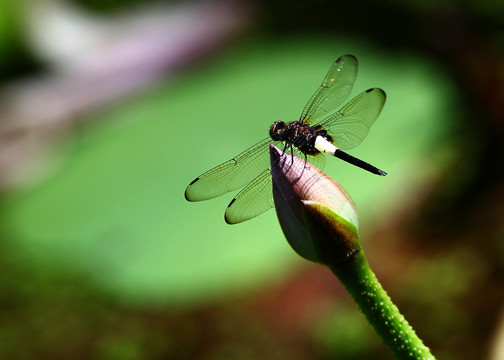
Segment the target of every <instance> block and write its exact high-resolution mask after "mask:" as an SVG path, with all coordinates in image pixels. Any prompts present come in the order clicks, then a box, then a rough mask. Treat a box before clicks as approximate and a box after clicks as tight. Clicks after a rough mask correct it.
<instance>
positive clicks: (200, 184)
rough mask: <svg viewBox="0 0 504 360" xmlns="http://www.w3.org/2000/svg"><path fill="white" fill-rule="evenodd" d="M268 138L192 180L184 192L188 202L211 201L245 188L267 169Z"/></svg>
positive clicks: (269, 140)
mask: <svg viewBox="0 0 504 360" xmlns="http://www.w3.org/2000/svg"><path fill="white" fill-rule="evenodd" d="M270 142H271V139H270V138H269V137H268V138H266V139H264V140H261V141H259V142H258V143H257V144H255V145H253V146H251V147H249V148H248V149H247V150H245V151H243V152H242V153H240V154H239V155H237V156H235V157H234V158H232V159H231V160H228V161H226V162H225V163H222V164H220V165H219V166H216V167H214V168H213V169H210V170H208V171H207V172H205V173H204V174H202V175H200V176H198V177H197V178H196V179H194V180H193V181H192V182H191V183H190V184H189V186H187V188H186V191H185V197H186V199H187V200H189V201H201V200H208V199H213V198H215V197H217V196H220V195H223V194H225V193H227V192H229V191H232V190H236V189H238V188H240V187H243V186H245V185H246V184H248V183H249V182H250V180H251V179H254V178H255V177H256V176H258V175H259V174H260V173H261V172H263V171H264V169H267V168H268V167H269V151H268V144H269V143H270Z"/></svg>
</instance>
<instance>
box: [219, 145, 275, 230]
mask: <svg viewBox="0 0 504 360" xmlns="http://www.w3.org/2000/svg"><path fill="white" fill-rule="evenodd" d="M267 153H268V156H269V152H267ZM273 206H274V203H273V187H272V180H271V171H270V169H269V168H268V169H266V170H264V171H263V172H262V173H261V174H260V175H259V176H258V177H256V178H255V179H254V180H252V181H251V182H250V183H249V184H248V185H247V186H246V187H245V188H244V189H243V190H242V191H240V192H239V193H238V195H236V197H235V198H234V199H233V200H232V201H231V202H230V203H229V205H228V207H227V209H226V213H225V214H224V218H225V220H226V222H227V223H228V224H237V223H240V222H243V221H246V220H250V219H252V218H254V217H256V216H258V215H261V214H262V213H263V212H265V211H267V210H269V209H271V208H272V207H273Z"/></svg>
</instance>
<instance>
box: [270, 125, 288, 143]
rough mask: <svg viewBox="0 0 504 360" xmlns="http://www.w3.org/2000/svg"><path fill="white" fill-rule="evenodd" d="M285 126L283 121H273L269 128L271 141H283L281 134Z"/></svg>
mask: <svg viewBox="0 0 504 360" xmlns="http://www.w3.org/2000/svg"><path fill="white" fill-rule="evenodd" d="M286 127H287V125H286V124H285V122H283V121H280V120H279V121H275V123H274V124H273V125H271V127H270V136H271V138H272V139H273V140H276V141H282V140H283V132H284V130H285V128H286Z"/></svg>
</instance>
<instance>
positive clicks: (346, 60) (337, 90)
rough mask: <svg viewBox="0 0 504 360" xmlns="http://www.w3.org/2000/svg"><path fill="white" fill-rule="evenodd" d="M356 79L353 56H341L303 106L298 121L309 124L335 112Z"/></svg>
mask: <svg viewBox="0 0 504 360" xmlns="http://www.w3.org/2000/svg"><path fill="white" fill-rule="evenodd" d="M356 77H357V59H356V58H355V56H353V55H343V56H341V57H340V58H338V60H336V61H335V62H334V63H333V65H332V66H331V68H330V69H329V71H328V72H327V75H326V76H325V78H324V80H323V81H322V84H321V85H320V87H319V88H318V89H317V90H316V91H315V93H314V94H313V95H312V97H311V98H310V100H309V101H308V103H307V104H306V105H305V107H304V109H303V112H302V113H301V117H300V120H302V121H304V122H306V123H311V122H314V121H317V119H319V118H320V117H321V116H323V115H325V114H327V113H330V112H332V111H333V110H335V109H336V108H337V107H338V106H339V105H341V104H342V103H343V102H344V101H345V100H346V99H348V96H349V95H350V93H351V92H352V88H353V85H354V83H355V79H356Z"/></svg>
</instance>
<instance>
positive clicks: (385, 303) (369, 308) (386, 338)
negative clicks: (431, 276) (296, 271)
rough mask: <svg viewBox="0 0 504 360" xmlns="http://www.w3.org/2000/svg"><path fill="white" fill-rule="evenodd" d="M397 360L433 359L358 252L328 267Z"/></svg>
mask: <svg viewBox="0 0 504 360" xmlns="http://www.w3.org/2000/svg"><path fill="white" fill-rule="evenodd" d="M331 271H332V272H333V273H334V274H335V275H336V276H337V277H338V278H339V279H340V281H341V282H342V283H343V285H344V286H345V288H346V289H347V290H348V292H349V293H350V295H352V297H353V298H354V300H355V302H356V303H357V305H358V306H359V308H360V309H361V311H362V312H363V313H364V315H365V316H366V318H367V320H368V321H369V323H370V324H371V325H372V326H373V327H374V329H375V331H376V332H377V333H378V335H379V336H380V337H381V338H382V340H383V342H384V343H385V345H386V346H387V347H388V348H389V349H390V350H391V351H392V353H393V354H394V356H395V357H396V359H401V360H406V359H408V360H413V359H414V360H419V359H421V360H424V359H435V357H434V356H433V355H432V354H431V353H430V350H429V348H428V347H426V346H425V345H424V344H423V342H422V340H420V338H419V337H418V336H417V334H416V333H415V330H413V328H412V327H411V326H410V325H409V324H408V322H407V321H406V319H405V318H404V316H403V315H402V314H401V313H400V312H399V309H398V308H397V306H395V305H394V303H393V302H392V300H391V299H390V297H389V296H388V295H387V292H386V291H385V290H384V289H383V288H382V286H381V284H380V283H379V282H378V279H377V278H376V276H375V274H374V273H373V271H372V270H371V268H370V267H369V264H368V262H367V259H366V257H365V255H364V251H363V250H362V249H360V250H359V251H358V252H356V253H355V254H354V255H353V256H351V257H350V258H349V259H348V260H347V261H343V262H340V263H338V264H335V265H333V266H332V267H331Z"/></svg>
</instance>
